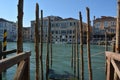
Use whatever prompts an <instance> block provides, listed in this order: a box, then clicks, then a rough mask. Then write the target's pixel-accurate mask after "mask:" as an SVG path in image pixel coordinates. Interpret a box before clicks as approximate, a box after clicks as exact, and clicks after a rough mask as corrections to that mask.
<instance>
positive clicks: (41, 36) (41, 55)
mask: <svg viewBox="0 0 120 80" xmlns="http://www.w3.org/2000/svg"><path fill="white" fill-rule="evenodd" d="M43 78H44V75H43V10H41V23H40V80H43Z"/></svg>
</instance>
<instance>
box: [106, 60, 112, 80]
mask: <svg viewBox="0 0 120 80" xmlns="http://www.w3.org/2000/svg"><path fill="white" fill-rule="evenodd" d="M113 79H114V68H113V66H112V64H111V62H110V58H107V76H106V80H113Z"/></svg>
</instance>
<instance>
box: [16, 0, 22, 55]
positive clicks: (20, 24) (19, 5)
mask: <svg viewBox="0 0 120 80" xmlns="http://www.w3.org/2000/svg"><path fill="white" fill-rule="evenodd" d="M17 19H18V40H17V54H19V53H21V52H23V37H22V36H23V34H22V33H23V0H19V3H18V17H17Z"/></svg>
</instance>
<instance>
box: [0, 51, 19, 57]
mask: <svg viewBox="0 0 120 80" xmlns="http://www.w3.org/2000/svg"><path fill="white" fill-rule="evenodd" d="M15 52H17V49H13V50H9V51H3V52H2V54H0V55H1V56H4V55H8V54H12V53H15Z"/></svg>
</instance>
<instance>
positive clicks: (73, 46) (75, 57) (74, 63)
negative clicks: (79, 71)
mask: <svg viewBox="0 0 120 80" xmlns="http://www.w3.org/2000/svg"><path fill="white" fill-rule="evenodd" d="M74 35H75V37H74V46H73V47H74V77H76V45H75V44H76V28H74Z"/></svg>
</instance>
